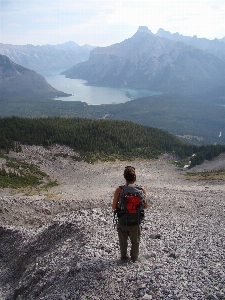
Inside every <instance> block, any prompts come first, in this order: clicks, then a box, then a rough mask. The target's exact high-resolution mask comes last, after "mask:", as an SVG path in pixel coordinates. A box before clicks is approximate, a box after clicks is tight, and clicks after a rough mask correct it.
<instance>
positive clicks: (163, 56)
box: [62, 26, 225, 95]
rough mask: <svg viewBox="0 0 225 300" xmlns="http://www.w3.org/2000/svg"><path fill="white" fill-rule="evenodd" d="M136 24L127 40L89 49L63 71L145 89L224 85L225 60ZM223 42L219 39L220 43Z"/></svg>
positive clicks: (186, 90) (197, 90) (184, 90)
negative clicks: (86, 55) (87, 55)
mask: <svg viewBox="0 0 225 300" xmlns="http://www.w3.org/2000/svg"><path fill="white" fill-rule="evenodd" d="M159 34H162V30H160V31H159V32H158V34H153V33H152V32H151V31H150V30H149V29H148V28H147V27H145V26H142V27H139V29H138V31H137V32H136V33H135V34H134V35H133V36H132V37H131V38H129V39H126V40H124V41H123V42H121V43H118V44H114V45H111V46H108V47H98V48H95V49H93V50H92V51H91V53H90V58H89V60H88V61H86V62H82V63H79V64H77V65H75V66H73V67H72V68H70V69H68V70H66V71H65V72H62V74H65V75H66V76H67V77H69V78H81V79H85V80H87V81H88V83H89V84H93V85H107V86H117V87H119V86H123V87H124V86H127V87H132V88H146V89H152V90H156V91H161V92H164V93H171V92H172V93H174V92H175V93H179V94H187V95H198V94H202V93H203V92H207V91H211V90H216V89H221V87H223V86H224V85H225V61H223V60H222V59H220V58H218V57H216V56H215V55H213V54H211V53H209V51H208V52H206V51H203V50H201V49H199V48H196V47H195V46H193V45H189V44H187V43H184V42H180V41H175V40H172V39H171V38H165V37H161V36H159ZM220 43H221V44H222V45H223V44H224V43H223V42H222V41H221V42H220Z"/></svg>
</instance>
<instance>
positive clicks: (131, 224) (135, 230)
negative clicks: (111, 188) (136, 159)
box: [112, 166, 148, 262]
mask: <svg viewBox="0 0 225 300" xmlns="http://www.w3.org/2000/svg"><path fill="white" fill-rule="evenodd" d="M124 178H125V180H126V184H125V185H123V186H119V187H118V188H117V189H116V190H115V193H114V198H113V203H112V209H113V210H114V211H116V212H117V216H118V224H117V232H118V237H119V245H120V252H121V260H122V261H125V260H127V259H129V256H128V254H127V246H128V237H129V238H130V241H131V250H130V256H131V260H132V261H133V262H135V261H137V260H138V255H139V244H140V236H141V225H140V223H141V220H142V218H143V215H144V209H146V208H148V200H147V199H146V190H145V188H143V187H141V186H139V185H136V184H134V183H135V181H136V174H135V168H134V167H131V166H127V167H126V168H125V170H124ZM136 205H137V206H136ZM135 206H136V207H135Z"/></svg>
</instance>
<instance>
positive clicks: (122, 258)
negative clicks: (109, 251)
mask: <svg viewBox="0 0 225 300" xmlns="http://www.w3.org/2000/svg"><path fill="white" fill-rule="evenodd" d="M129 258H130V257H129V255H128V254H127V255H126V256H121V260H122V261H126V260H128V259H129Z"/></svg>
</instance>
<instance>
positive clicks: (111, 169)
mask: <svg viewBox="0 0 225 300" xmlns="http://www.w3.org/2000/svg"><path fill="white" fill-rule="evenodd" d="M54 154H60V155H57V156H54ZM9 155H10V156H11V157H16V158H18V159H22V160H25V161H27V162H30V163H35V164H37V165H39V166H40V168H41V170H43V171H45V172H46V173H47V174H49V175H50V177H51V178H52V180H57V182H58V183H59V185H58V186H56V187H54V188H51V189H49V190H42V189H39V188H37V187H36V188H32V189H31V188H30V189H28V190H19V191H13V190H9V189H2V190H1V191H0V201H1V202H0V203H1V206H0V267H1V268H0V270H1V271H0V299H7V300H11V299H32V300H33V299H48V300H49V299H52V300H53V299H54V300H62V299H77V300H78V299H91V300H92V299H93V300H94V299H96V300H97V299H128V300H129V299H217V300H218V299H225V264H224V262H225V242H224V236H225V224H224V222H225V218H224V216H225V196H224V195H225V193H224V192H225V186H224V177H223V176H222V175H221V176H219V177H216V180H212V179H210V180H207V181H206V180H199V177H189V176H187V175H186V174H187V173H188V172H189V171H184V170H181V169H178V168H177V167H176V166H175V164H174V161H175V158H174V157H171V156H170V155H164V156H162V157H160V159H156V160H150V161H147V160H146V161H134V162H113V163H96V164H94V165H90V164H87V163H85V162H77V161H74V160H73V159H72V158H71V157H72V156H74V153H73V151H72V150H71V149H69V148H67V147H63V146H58V145H55V146H54V147H53V148H51V149H45V148H43V147H36V146H23V152H21V153H13V152H12V153H10V154H9ZM172 162H173V163H172ZM2 163H4V160H1V161H0V165H1V164H2ZM126 165H133V166H134V167H135V168H136V173H137V183H138V184H142V185H143V186H144V187H145V188H146V190H147V193H148V198H149V204H150V205H149V209H148V210H147V212H146V218H145V222H144V224H143V226H142V241H141V249H140V261H139V262H137V263H133V262H131V261H128V262H126V263H122V262H121V261H120V260H119V248H118V238H117V232H116V229H115V228H114V223H113V214H112V211H111V208H110V206H111V202H112V197H113V193H114V190H115V188H116V187H117V186H118V185H120V184H122V183H123V176H122V174H123V170H124V167H125V166H126ZM218 169H220V170H221V169H225V159H224V156H223V155H221V156H220V157H219V158H218V159H216V160H214V161H212V162H208V163H205V164H203V165H201V166H196V167H195V168H194V169H192V172H193V171H196V172H200V171H201V172H202V171H212V170H218Z"/></svg>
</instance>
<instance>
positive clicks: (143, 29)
mask: <svg viewBox="0 0 225 300" xmlns="http://www.w3.org/2000/svg"><path fill="white" fill-rule="evenodd" d="M137 32H141V33H150V34H153V33H152V32H151V30H149V29H148V27H147V26H139V28H138V31H137Z"/></svg>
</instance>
